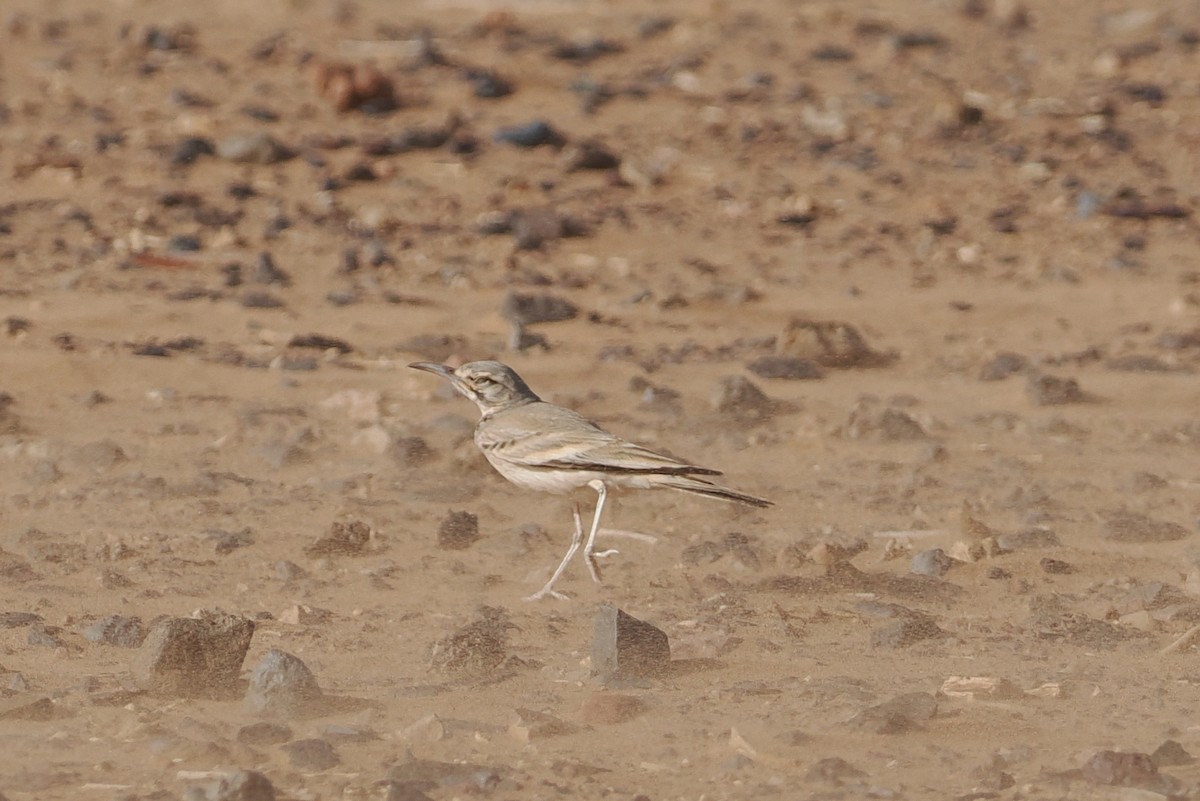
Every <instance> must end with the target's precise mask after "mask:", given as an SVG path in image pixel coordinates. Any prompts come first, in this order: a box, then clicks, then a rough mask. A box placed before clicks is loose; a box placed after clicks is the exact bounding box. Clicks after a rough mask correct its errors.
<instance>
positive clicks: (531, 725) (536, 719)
mask: <svg viewBox="0 0 1200 801" xmlns="http://www.w3.org/2000/svg"><path fill="white" fill-rule="evenodd" d="M577 731H579V727H578V726H575V725H574V724H571V723H568V722H567V721H565V720H562V719H560V718H557V717H555V716H554V715H550V714H547V713H546V712H538V711H537V710H534V709H517V711H516V720H514V721H513V722H512V723H511V724H510V725H509V727H508V733H509V734H510V735H512V736H513V737H515V738H516V739H517V740H518V741H520V742H522V743H529V742H533V741H535V740H545V739H547V738H550V737H561V736H563V735H564V734H574V733H575V732H577Z"/></svg>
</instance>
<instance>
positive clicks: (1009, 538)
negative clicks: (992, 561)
mask: <svg viewBox="0 0 1200 801" xmlns="http://www.w3.org/2000/svg"><path fill="white" fill-rule="evenodd" d="M1061 545H1062V542H1060V541H1059V539H1058V535H1057V534H1055V533H1054V531H1053V530H1052V529H1048V528H1046V527H1045V526H1033V527H1031V528H1023V529H1021V530H1020V531H1016V532H1014V533H1012V534H1000V535H998V536H997V537H996V546H997V547H998V548H999V549H1000V550H1001V551H1025V550H1036V549H1039V548H1058V547H1060V546H1061Z"/></svg>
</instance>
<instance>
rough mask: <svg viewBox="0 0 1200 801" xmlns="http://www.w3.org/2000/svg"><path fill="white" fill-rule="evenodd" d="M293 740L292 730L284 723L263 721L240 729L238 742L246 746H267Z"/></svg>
mask: <svg viewBox="0 0 1200 801" xmlns="http://www.w3.org/2000/svg"><path fill="white" fill-rule="evenodd" d="M290 739H292V730H291V729H290V728H288V727H287V726H285V725H284V724H282V723H272V722H270V721H266V720H264V721H261V722H259V723H251V724H249V725H246V726H242V727H241V728H240V729H238V733H237V741H238V742H239V743H242V744H244V745H251V746H258V747H261V746H266V745H279V744H280V743H286V742H287V741H288V740H290Z"/></svg>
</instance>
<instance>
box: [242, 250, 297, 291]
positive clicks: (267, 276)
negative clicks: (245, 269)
mask: <svg viewBox="0 0 1200 801" xmlns="http://www.w3.org/2000/svg"><path fill="white" fill-rule="evenodd" d="M250 280H251V281H253V282H254V283H256V284H267V285H269V286H270V285H273V286H291V284H292V279H291V278H290V277H289V276H288V274H287V273H285V272H284V271H283V270H281V269H279V267H277V266H276V265H275V259H274V258H273V257H272V256H271V254H270V253H268V252H267V251H265V250H264V251H262V252H261V253H259V254H258V259H257V260H256V261H255V263H254V272H253V273H252V274H251V278H250Z"/></svg>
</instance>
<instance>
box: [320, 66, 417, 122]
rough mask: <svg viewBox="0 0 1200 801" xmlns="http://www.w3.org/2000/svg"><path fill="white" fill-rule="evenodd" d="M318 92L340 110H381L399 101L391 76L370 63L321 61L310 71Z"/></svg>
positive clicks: (394, 106)
mask: <svg viewBox="0 0 1200 801" xmlns="http://www.w3.org/2000/svg"><path fill="white" fill-rule="evenodd" d="M313 78H314V81H315V83H316V86H317V93H318V94H320V95H321V97H323V98H325V99H326V100H328V101H329V102H330V103H332V104H333V107H334V108H335V109H337V110H338V111H340V112H344V111H350V110H352V109H357V110H359V111H364V112H366V113H369V114H383V113H386V112H389V111H392V110H394V109H396V108H397V107H398V106H399V105H400V104H399V101H398V99H397V96H396V87H395V84H393V83H392V81H391V79H390V78H388V77H387V76H386V75H384V74H383V73H382V72H380V71H379V70H378V69H376V68H375V67H373V66H371V65H370V64H346V63H343V62H338V61H322V62H319V63H318V64H317V67H316V69H315V70H314V72H313Z"/></svg>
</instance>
